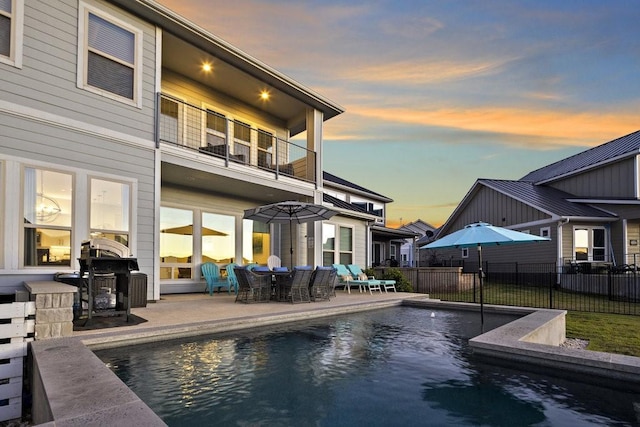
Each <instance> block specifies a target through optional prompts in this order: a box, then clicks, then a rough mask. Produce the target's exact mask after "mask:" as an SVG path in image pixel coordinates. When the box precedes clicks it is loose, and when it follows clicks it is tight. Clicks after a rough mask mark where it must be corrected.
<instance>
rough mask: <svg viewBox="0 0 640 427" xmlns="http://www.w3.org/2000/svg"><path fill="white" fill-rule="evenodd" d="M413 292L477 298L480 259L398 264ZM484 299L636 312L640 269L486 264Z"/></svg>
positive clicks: (445, 298) (455, 298) (475, 300)
mask: <svg viewBox="0 0 640 427" xmlns="http://www.w3.org/2000/svg"><path fill="white" fill-rule="evenodd" d="M400 270H401V271H402V273H403V275H404V276H405V277H406V278H407V279H408V280H409V282H410V283H411V284H412V285H413V289H414V292H419V293H425V294H429V296H430V297H431V298H437V299H441V300H443V301H456V302H470V303H480V281H479V280H478V272H479V269H478V264H477V263H476V264H475V265H472V264H470V263H466V264H465V265H464V267H431V268H401V269H400ZM483 301H484V303H485V304H497V305H508V306H521V307H536V308H553V309H562V310H573V311H589V312H599V313H615V314H631V315H640V271H636V270H619V269H615V268H609V269H607V270H593V271H592V272H590V273H583V272H580V271H576V270H573V269H568V268H567V269H562V271H558V268H557V266H556V265H555V264H553V263H550V264H521V263H486V264H484V265H483Z"/></svg>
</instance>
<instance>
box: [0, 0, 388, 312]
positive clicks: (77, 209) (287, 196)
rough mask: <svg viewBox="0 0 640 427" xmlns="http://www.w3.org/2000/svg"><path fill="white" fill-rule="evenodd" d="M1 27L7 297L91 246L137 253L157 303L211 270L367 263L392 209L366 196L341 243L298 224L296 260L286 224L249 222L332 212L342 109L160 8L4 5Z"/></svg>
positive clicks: (2, 273) (2, 283) (0, 173)
mask: <svg viewBox="0 0 640 427" xmlns="http://www.w3.org/2000/svg"><path fill="white" fill-rule="evenodd" d="M0 15H1V18H2V19H0V194H2V198H1V199H0V212H1V213H2V214H0V291H1V292H3V293H11V292H13V290H15V289H17V288H19V287H20V286H21V284H22V283H23V282H24V281H25V280H50V279H51V278H52V275H53V274H54V273H56V272H60V271H74V270H75V271H77V270H78V269H79V264H78V262H77V258H78V257H79V256H80V249H81V243H82V241H84V240H86V239H88V238H90V237H92V236H94V237H98V236H99V237H105V238H109V239H113V240H116V241H118V242H121V243H123V244H125V245H127V246H128V247H129V248H130V250H131V251H132V254H133V256H135V257H136V258H137V259H138V263H139V266H140V270H141V271H142V272H143V273H145V274H146V275H147V277H148V299H151V300H157V299H159V297H160V294H161V293H169V292H192V291H201V290H202V289H204V285H203V281H202V277H201V274H200V265H201V263H202V262H204V261H214V262H216V263H220V264H221V265H222V264H226V263H228V262H232V261H233V262H237V263H240V264H243V263H249V262H258V263H265V262H266V258H267V256H269V255H270V254H276V255H279V256H281V258H282V261H283V263H284V264H285V265H289V263H293V262H295V263H297V264H311V265H315V264H322V263H323V262H324V263H330V261H332V262H339V261H343V260H344V261H346V260H352V261H354V262H356V263H361V264H368V261H369V257H370V255H369V253H368V245H366V243H365V242H366V241H367V239H368V237H367V236H369V233H368V232H367V231H366V230H367V229H368V227H369V225H373V224H375V223H376V221H379V220H380V218H382V219H381V221H382V224H384V215H383V212H377V211H376V210H377V203H379V202H380V201H381V200H382V205H383V204H384V203H386V202H388V201H390V199H387V198H384V197H383V198H382V199H380V197H382V196H376V197H368V196H367V190H365V189H353V191H352V192H351V196H350V197H349V200H350V203H351V206H359V205H358V204H359V203H360V202H362V201H367V202H368V201H369V199H371V200H372V203H374V206H373V208H369V206H367V207H364V208H363V210H362V212H355V211H353V210H352V209H344V212H345V214H344V215H342V214H341V215H339V216H337V217H334V218H333V219H332V221H330V224H333V225H334V226H335V227H336V229H335V230H334V235H333V236H332V237H328V236H323V234H322V233H323V224H322V223H314V224H308V225H303V226H301V227H297V228H296V229H295V231H294V233H295V236H294V249H295V252H294V256H293V260H292V259H290V255H289V245H288V242H289V237H290V236H289V231H288V227H280V226H278V225H266V224H262V223H256V222H253V221H248V220H244V219H243V218H242V217H243V212H244V210H245V209H248V208H252V207H255V206H257V205H261V204H266V203H274V202H278V201H283V200H300V201H307V202H315V203H323V196H324V194H325V191H324V188H323V187H324V184H325V180H323V177H322V174H321V173H320V172H321V171H322V127H323V122H324V121H325V120H328V119H331V118H332V117H334V116H336V115H338V114H341V113H342V112H343V109H342V108H341V107H340V106H339V105H337V104H335V103H334V102H332V101H330V100H328V99H326V98H325V97H323V96H322V95H320V94H318V93H315V92H313V91H311V90H309V89H307V88H305V87H304V86H302V85H301V84H299V83H297V82H296V81H293V80H292V79H290V78H288V77H287V76H285V75H283V74H281V73H280V72H278V71H276V70H274V69H272V68H270V67H268V66H267V65H265V64H263V63H262V62H260V61H258V60H257V59H255V58H253V57H251V56H249V55H247V54H245V53H244V52H242V51H240V50H239V49H237V48H236V47H234V46H231V45H230V44H228V43H226V42H224V41H223V40H220V39H219V38H217V37H216V36H215V35H213V34H211V33H209V32H208V31H206V30H204V29H202V28H200V27H198V26H196V25H194V24H193V23H191V22H189V21H187V20H186V19H184V18H182V17H181V16H179V15H177V14H175V13H174V12H172V11H171V10H169V9H167V8H165V7H164V6H162V5H160V4H158V3H156V2H154V1H152V0H136V1H133V0H111V1H101V0H80V1H78V0H59V1H55V2H35V1H33V2H31V1H24V0H8V1H5V2H0ZM294 135H301V136H302V137H301V138H300V140H299V141H298V142H293V141H292V139H291V138H292V137H293V136H294ZM360 193H363V194H362V197H361V194H360ZM358 197H361V199H362V200H360V199H358ZM353 212H355V214H354V213H353ZM374 235H375V234H374ZM336 236H339V237H340V239H335V237H336ZM330 238H333V239H334V242H336V243H337V244H336V246H335V249H334V250H333V251H331V250H330V249H328V248H327V247H324V246H323V241H328V240H329V239H330ZM349 238H351V241H349ZM338 243H339V245H338ZM283 246H284V247H285V250H282V249H283ZM323 260H324V261H323Z"/></svg>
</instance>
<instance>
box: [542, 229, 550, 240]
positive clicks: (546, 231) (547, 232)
mask: <svg viewBox="0 0 640 427" xmlns="http://www.w3.org/2000/svg"><path fill="white" fill-rule="evenodd" d="M540 237H548V238H549V239H550V238H551V227H542V228H540Z"/></svg>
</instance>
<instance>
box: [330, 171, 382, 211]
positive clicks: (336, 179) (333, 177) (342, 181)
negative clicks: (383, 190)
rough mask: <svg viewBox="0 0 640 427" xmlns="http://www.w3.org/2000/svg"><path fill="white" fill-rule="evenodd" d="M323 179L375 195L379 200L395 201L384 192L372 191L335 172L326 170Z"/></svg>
mask: <svg viewBox="0 0 640 427" xmlns="http://www.w3.org/2000/svg"><path fill="white" fill-rule="evenodd" d="M322 179H323V180H325V181H328V182H331V183H333V184H336V185H339V186H342V187H347V188H349V189H352V190H355V191H356V192H359V193H364V194H367V195H369V196H371V197H374V198H376V199H378V200H381V201H383V202H385V203H389V202H393V200H392V199H390V198H388V197H386V196H383V195H382V194H379V193H376V192H374V191H371V190H369V189H368V188H364V187H361V186H360V185H358V184H354V183H353V182H350V181H347V180H346V179H343V178H340V177H338V176H336V175H333V174H331V173H329V172H326V171H323V172H322Z"/></svg>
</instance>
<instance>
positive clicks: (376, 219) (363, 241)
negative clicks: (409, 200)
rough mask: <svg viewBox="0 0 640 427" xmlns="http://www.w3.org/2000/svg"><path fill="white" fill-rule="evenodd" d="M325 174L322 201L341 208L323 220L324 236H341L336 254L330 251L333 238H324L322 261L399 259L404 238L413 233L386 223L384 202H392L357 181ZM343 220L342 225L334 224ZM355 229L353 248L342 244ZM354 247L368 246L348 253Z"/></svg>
mask: <svg viewBox="0 0 640 427" xmlns="http://www.w3.org/2000/svg"><path fill="white" fill-rule="evenodd" d="M323 176H324V190H323V191H324V196H323V197H324V202H325V204H328V205H331V206H333V207H334V208H336V210H338V211H339V212H340V215H339V216H337V217H334V218H335V219H333V220H329V221H324V223H323V236H330V235H332V233H334V234H335V235H336V236H340V238H339V239H335V242H336V243H335V245H336V246H338V247H337V248H336V249H335V251H336V254H335V256H334V255H332V253H333V252H327V250H329V251H333V250H334V249H331V248H332V245H333V242H331V241H323V248H324V251H325V255H324V260H325V265H326V264H330V263H329V262H328V260H329V259H331V258H332V257H333V258H334V259H337V261H335V262H339V263H341V264H350V262H347V261H349V259H353V261H354V263H356V264H358V265H361V266H363V267H364V266H367V267H370V266H378V265H384V264H395V262H393V261H396V260H398V259H399V254H400V247H401V246H402V244H403V243H404V241H405V239H413V237H414V236H416V234H415V233H414V232H413V231H410V230H398V229H393V228H388V227H386V205H387V203H391V202H393V200H392V199H390V198H389V197H386V196H383V195H381V194H378V193H375V192H373V191H371V190H369V189H366V188H364V187H361V186H359V185H357V184H354V183H352V182H349V181H347V180H345V179H342V178H339V177H337V176H335V175H333V174H330V173H328V172H324V173H323ZM336 221H342V222H343V224H342V225H338V224H335V222H336ZM349 233H354V240H353V242H354V246H353V248H352V249H349V248H348V247H347V248H344V244H343V242H346V244H347V245H348V244H349V242H351V241H352V240H350V239H349V236H350V234H349ZM355 248H367V249H366V251H365V252H364V253H362V252H360V253H358V252H356V253H351V252H352V250H353V249H355Z"/></svg>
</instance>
